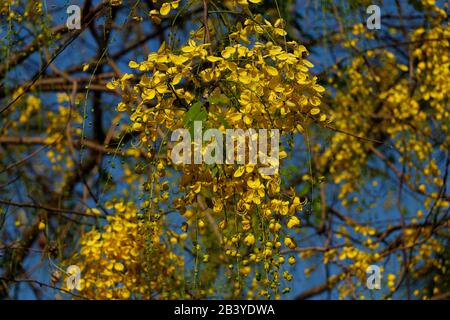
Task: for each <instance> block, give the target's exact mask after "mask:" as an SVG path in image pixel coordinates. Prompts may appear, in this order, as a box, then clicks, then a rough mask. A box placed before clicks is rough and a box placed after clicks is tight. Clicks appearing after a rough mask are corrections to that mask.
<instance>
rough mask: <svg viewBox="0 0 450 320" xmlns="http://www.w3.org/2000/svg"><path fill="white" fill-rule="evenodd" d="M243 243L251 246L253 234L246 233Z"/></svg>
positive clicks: (253, 238) (253, 240)
mask: <svg viewBox="0 0 450 320" xmlns="http://www.w3.org/2000/svg"><path fill="white" fill-rule="evenodd" d="M244 243H245V245H247V246H252V245H254V244H255V236H254V235H253V234H251V233H250V234H248V235H247V236H246V237H245V238H244Z"/></svg>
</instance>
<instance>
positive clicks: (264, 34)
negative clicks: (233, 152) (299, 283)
mask: <svg viewBox="0 0 450 320" xmlns="http://www.w3.org/2000/svg"><path fill="white" fill-rule="evenodd" d="M249 2H250V3H258V2H260V1H249ZM246 4H248V3H247V1H237V3H236V5H246ZM172 5H173V3H171V4H170V6H171V8H172ZM164 8H166V9H167V10H163V12H160V13H161V14H163V15H164V14H165V13H168V11H169V10H168V6H167V5H165V7H164ZM161 10H162V8H161ZM202 30H203V32H204V31H205V30H204V27H203V29H202ZM218 30H219V29H217V28H216V29H214V28H212V26H211V30H209V32H210V33H218V32H219V31H218ZM285 36H286V31H285V30H284V21H283V20H281V19H279V20H277V21H275V23H271V22H269V21H267V20H266V19H264V18H263V17H262V16H261V15H256V16H252V18H249V19H246V20H245V21H244V22H243V24H241V23H238V24H237V25H236V27H235V28H234V30H233V32H231V33H228V34H226V35H224V38H225V40H224V41H221V43H220V44H216V43H214V42H212V43H210V42H206V41H199V40H197V38H198V32H191V38H190V39H189V40H188V41H187V43H186V44H185V45H183V46H181V47H180V48H173V46H171V45H167V44H163V45H162V46H161V47H160V48H159V50H158V51H157V52H153V53H150V54H149V55H148V58H147V60H145V61H141V62H135V61H131V62H130V63H129V67H130V68H132V69H135V70H136V72H134V73H133V74H125V75H123V77H122V78H120V79H117V80H114V81H112V82H111V83H110V84H109V85H108V88H109V89H111V90H119V91H120V92H122V96H123V99H122V101H121V102H120V103H119V104H118V106H117V109H118V110H119V111H121V112H125V111H126V112H128V113H129V114H130V120H131V122H132V124H131V128H132V130H133V131H135V132H137V133H138V134H139V139H140V140H141V142H142V145H143V146H145V147H146V148H147V149H148V150H159V152H158V156H159V160H154V161H153V162H152V164H153V165H154V166H155V170H154V171H153V174H152V175H151V176H150V178H149V181H148V183H147V188H146V190H147V191H148V196H149V201H148V203H149V205H148V208H147V210H149V211H150V212H152V213H151V214H150V215H151V216H152V217H154V215H157V216H158V219H161V220H162V219H165V218H162V217H160V214H159V213H158V212H161V211H163V208H164V207H165V206H166V205H167V201H168V200H169V201H170V200H171V201H172V206H173V207H174V208H175V209H176V211H178V212H180V213H181V214H182V215H183V216H184V218H186V220H185V222H183V225H182V230H183V231H184V232H186V233H187V234H189V239H190V240H191V241H192V243H193V247H194V250H193V255H194V256H195V263H194V264H195V266H194V268H195V270H196V271H195V275H194V281H193V282H194V284H195V285H196V287H195V289H202V288H198V285H199V283H198V281H197V278H201V275H198V273H199V269H200V267H198V262H199V261H200V257H203V262H205V263H206V264H207V265H212V266H214V265H216V267H220V266H221V265H223V264H228V265H229V268H228V270H227V275H228V276H229V278H230V279H231V280H232V281H231V283H232V284H233V288H232V293H231V296H232V297H239V296H240V295H241V294H242V288H243V287H244V286H243V285H242V284H243V281H245V280H244V278H245V277H249V276H253V279H252V280H251V281H252V283H257V286H254V290H251V292H250V293H247V296H248V297H250V296H251V295H253V294H254V295H255V296H256V297H261V296H263V297H279V294H278V289H279V286H280V281H281V275H282V276H283V278H284V279H285V280H286V281H291V280H292V276H291V275H290V274H289V272H288V271H287V270H286V271H284V272H281V273H280V272H279V271H280V270H281V268H282V265H283V264H284V262H285V259H284V257H283V254H282V253H281V249H282V248H287V249H288V250H293V249H295V248H296V246H297V244H296V241H295V237H294V236H293V235H292V234H290V232H292V231H289V230H294V232H295V230H296V229H297V228H298V227H299V226H300V219H299V218H298V217H297V215H298V214H299V212H300V211H301V210H302V206H303V204H302V202H301V201H300V198H299V197H298V196H297V195H296V194H295V192H294V191H293V190H282V188H283V185H282V179H281V178H280V176H279V174H276V175H273V176H266V175H262V174H260V173H259V171H258V169H259V168H260V167H261V165H260V164H257V165H253V164H252V165H250V164H249V165H240V166H237V165H230V164H226V165H212V166H211V165H177V166H175V167H174V169H176V170H178V171H180V173H181V177H180V180H179V184H177V187H176V188H169V187H168V184H167V183H166V184H165V185H164V187H163V183H164V182H163V180H162V179H163V177H165V176H166V174H167V172H168V171H167V170H168V169H169V168H170V167H171V166H172V163H171V160H170V157H169V156H170V148H167V150H166V149H164V148H163V147H162V146H165V145H167V143H166V142H167V141H166V139H167V135H170V133H171V132H172V131H174V130H176V129H179V128H187V129H189V125H190V124H189V121H187V120H186V119H190V120H192V118H195V119H197V120H200V121H203V126H204V127H206V128H218V129H219V130H221V131H222V132H225V129H228V128H232V129H238V128H240V129H243V130H246V129H248V128H256V129H262V128H264V129H279V130H280V132H281V136H282V137H284V136H285V134H287V133H292V132H298V131H300V132H301V131H303V126H304V125H306V124H308V123H309V122H311V121H317V122H323V121H325V120H326V116H325V115H324V114H323V113H322V111H321V109H320V108H319V106H320V104H321V94H322V93H323V92H324V91H325V89H324V88H323V87H322V86H320V85H319V84H317V79H316V78H315V77H311V76H310V72H309V69H310V68H311V67H313V65H312V64H311V63H310V62H309V61H308V60H307V59H306V55H307V54H308V52H307V49H306V48H305V47H304V46H302V45H300V44H298V43H297V42H294V41H291V42H286V41H285V38H284V37H285ZM262 38H265V39H270V40H269V41H261V40H260V39H262ZM204 39H205V37H203V40H204ZM222 43H224V44H222ZM199 105H200V107H198V106H199ZM194 106H197V111H198V112H197V114H195V115H192V111H191V109H193V108H194ZM161 140H162V142H161ZM283 157H286V152H285V151H281V152H280V158H283ZM157 190H160V191H159V192H158V191H157ZM155 197H156V198H155ZM152 219H153V218H151V219H150V220H152ZM283 230H285V231H283ZM169 239H172V240H173V241H172V240H171V243H172V244H173V245H175V244H177V243H178V244H180V245H184V244H185V243H186V242H185V241H184V240H183V241H179V239H177V238H170V237H169ZM211 241H212V242H215V243H216V245H220V246H221V247H222V254H219V255H218V256H216V257H215V258H213V257H212V256H211V255H210V252H209V251H208V248H210V247H211V246H212V245H211ZM289 263H290V264H293V263H295V259H290V260H289ZM205 268H208V267H207V266H205ZM262 275H264V276H262ZM261 277H262V278H263V279H262V281H256V282H254V281H255V279H260V278H261ZM203 285H205V284H203ZM201 286H202V285H201V284H200V287H201ZM258 288H259V289H258ZM203 289H207V288H204V287H203ZM288 291H289V289H288V288H286V289H285V290H284V292H288ZM196 292H197V294H198V292H200V291H198V290H197V291H196Z"/></svg>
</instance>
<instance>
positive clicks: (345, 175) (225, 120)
mask: <svg viewBox="0 0 450 320" xmlns="http://www.w3.org/2000/svg"><path fill="white" fill-rule="evenodd" d="M318 5H319V6H318ZM368 5H369V4H368V3H365V1H348V2H346V3H342V4H339V5H337V4H334V2H332V1H323V2H320V3H316V5H312V6H311V7H310V6H309V5H307V4H305V5H299V6H298V5H296V4H295V1H262V0H229V1H221V2H219V1H213V0H191V1H155V0H152V1H143V2H141V1H136V2H135V1H131V0H130V1H103V2H101V1H89V0H87V1H85V2H84V4H83V6H82V8H81V10H80V12H81V17H80V18H81V21H80V29H75V30H69V29H68V28H67V27H66V26H65V19H66V18H67V16H66V15H64V14H65V11H66V8H65V7H64V6H62V7H58V6H57V5H55V6H54V7H52V5H49V6H44V5H42V4H41V3H40V2H38V1H36V2H27V1H20V0H10V1H6V2H4V3H3V4H2V5H1V7H0V14H1V16H0V17H1V26H2V29H1V30H2V33H3V32H4V33H5V37H4V38H3V39H2V40H1V41H2V43H1V45H2V64H1V65H0V76H1V78H2V85H1V89H0V90H1V91H0V98H1V101H2V104H1V109H0V114H1V119H0V121H1V122H0V124H1V129H0V150H1V153H0V190H1V196H0V204H1V207H0V233H1V238H0V239H1V240H0V241H1V242H0V295H1V296H2V297H5V298H7V297H10V298H12V297H24V296H25V297H26V295H25V294H24V293H23V291H22V290H21V289H23V288H24V287H29V288H30V289H31V292H32V293H33V294H34V296H35V297H36V298H48V297H54V296H55V294H57V295H64V296H66V297H73V298H81V299H83V298H88V299H198V298H236V299H280V298H293V297H296V298H298V299H306V298H311V297H333V298H350V299H364V298H390V297H394V298H425V299H426V298H446V297H448V292H449V281H448V279H449V277H448V263H449V262H448V261H449V251H448V250H449V248H448V236H449V233H448V225H449V220H448V219H449V217H448V212H449V200H450V194H449V193H448V190H447V188H446V186H447V183H448V167H449V163H450V159H449V155H448V150H449V149H450V148H449V143H450V141H449V134H448V130H449V119H450V117H449V90H448V89H449V88H448V81H447V79H448V76H449V52H450V51H449V39H450V27H449V24H448V4H447V6H445V5H442V4H439V3H437V4H436V3H435V2H434V1H421V2H418V1H411V3H410V5H408V6H405V5H402V4H400V3H399V2H395V3H392V4H388V5H389V6H390V7H389V9H390V10H389V11H390V12H395V14H384V15H383V16H382V26H383V27H382V29H381V30H369V29H367V28H366V26H365V21H363V22H361V19H360V16H358V14H359V13H361V12H364V13H365V9H366V7H367V6H368ZM318 8H319V9H318ZM58 10H59V11H58ZM61 11H62V13H63V17H62V18H61ZM311 17H314V19H312V18H311ZM58 19H59V20H58ZM58 23H61V24H58ZM310 53H312V54H310ZM195 122H201V123H202V126H203V129H204V130H207V129H218V130H219V131H220V132H222V133H225V132H226V130H227V129H242V130H247V129H256V130H258V129H268V130H269V131H270V130H274V129H278V130H279V133H280V145H279V147H280V152H279V158H280V169H279V170H278V171H277V172H276V174H274V175H267V174H264V171H261V170H260V169H262V168H263V167H264V164H261V163H257V164H239V163H224V164H218V163H205V162H202V163H198V164H187V163H186V164H180V163H174V162H173V159H172V157H171V151H172V150H173V147H174V144H175V143H176V141H172V139H171V137H172V133H173V132H175V131H176V130H177V129H188V130H189V131H190V132H192V131H193V128H194V123H195ZM249 139H252V137H250V138H249ZM196 148H197V149H199V150H200V153H201V154H203V155H204V154H207V153H210V152H211V150H210V149H208V144H207V143H205V144H204V145H203V146H199V145H196V144H195V143H194V144H193V146H192V150H195V149H196ZM71 265H74V266H77V267H78V268H79V269H80V271H81V276H80V282H79V285H78V286H77V288H75V290H72V288H71V287H68V286H67V282H66V281H65V280H66V278H67V277H68V276H70V274H69V272H68V271H67V270H68V269H67V268H68V267H69V266H71ZM370 265H377V266H379V267H380V269H381V271H382V273H383V278H382V290H380V291H370V290H368V289H367V287H366V276H367V274H366V270H367V267H368V266H370Z"/></svg>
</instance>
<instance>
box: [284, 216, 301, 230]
mask: <svg viewBox="0 0 450 320" xmlns="http://www.w3.org/2000/svg"><path fill="white" fill-rule="evenodd" d="M299 225H300V220H299V219H298V218H297V217H296V216H292V217H290V218H289V220H288V222H287V224H286V226H287V227H288V228H289V229H293V228H295V227H297V226H299Z"/></svg>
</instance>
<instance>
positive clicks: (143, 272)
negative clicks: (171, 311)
mask: <svg viewBox="0 0 450 320" xmlns="http://www.w3.org/2000/svg"><path fill="white" fill-rule="evenodd" d="M108 207H113V208H114V210H115V212H116V213H115V215H113V216H109V217H108V218H107V219H108V223H107V224H106V225H104V226H103V227H102V228H101V229H96V228H94V229H92V230H91V231H89V232H87V233H85V234H84V235H83V236H82V238H81V240H80V244H81V246H82V248H81V250H80V251H79V254H77V255H75V256H74V257H73V258H72V260H71V262H70V263H75V264H76V265H78V266H79V267H80V269H81V282H80V290H79V293H80V295H81V296H83V297H87V298H95V299H130V298H140V299H150V298H152V297H157V298H159V299H168V298H180V297H181V296H180V295H179V292H177V291H172V290H167V289H166V287H165V286H166V285H168V284H169V283H171V284H170V285H171V288H173V287H176V286H181V283H182V280H183V278H182V275H181V274H177V273H176V272H175V271H176V270H177V268H179V267H181V268H182V267H183V259H182V258H181V257H179V256H177V255H175V253H174V252H172V250H171V249H170V248H169V247H168V246H167V245H166V244H165V243H164V242H161V241H159V236H158V235H156V234H155V235H154V236H153V241H152V242H151V244H146V241H145V239H146V237H145V236H144V235H145V231H146V228H145V226H144V223H143V221H142V220H140V219H139V218H138V216H137V209H136V207H135V205H134V204H133V203H124V202H116V203H114V204H113V203H110V204H108ZM97 210H98V209H97ZM172 282H173V283H172Z"/></svg>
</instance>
